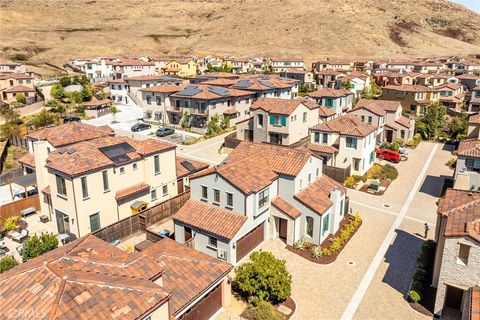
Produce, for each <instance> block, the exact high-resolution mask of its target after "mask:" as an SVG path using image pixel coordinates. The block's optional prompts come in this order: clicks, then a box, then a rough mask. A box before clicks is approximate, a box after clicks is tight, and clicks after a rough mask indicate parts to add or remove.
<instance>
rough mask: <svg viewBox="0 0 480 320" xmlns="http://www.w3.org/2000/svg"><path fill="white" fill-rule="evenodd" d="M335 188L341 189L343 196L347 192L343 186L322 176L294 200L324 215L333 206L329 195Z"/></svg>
mask: <svg viewBox="0 0 480 320" xmlns="http://www.w3.org/2000/svg"><path fill="white" fill-rule="evenodd" d="M334 188H337V189H339V190H340V191H341V192H342V193H343V194H345V193H346V192H347V190H346V189H345V187H344V186H343V185H342V184H340V183H338V182H336V181H335V180H333V179H331V178H329V177H328V176H326V175H322V176H321V177H320V178H318V179H317V180H316V181H315V182H314V183H312V184H311V185H309V186H308V187H306V188H305V189H303V190H302V191H300V192H298V193H297V194H296V195H295V196H294V198H295V199H296V200H298V201H299V202H300V203H302V204H304V205H305V206H306V207H308V208H310V209H311V210H312V211H314V212H315V213H317V214H319V215H322V214H324V213H325V211H327V209H328V208H330V207H331V206H332V205H333V202H332V200H330V197H329V194H330V192H331V191H332V190H333V189H334Z"/></svg>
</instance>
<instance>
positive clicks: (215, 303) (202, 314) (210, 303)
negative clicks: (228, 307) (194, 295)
mask: <svg viewBox="0 0 480 320" xmlns="http://www.w3.org/2000/svg"><path fill="white" fill-rule="evenodd" d="M221 307H222V286H221V284H219V285H217V287H216V288H215V289H213V290H212V291H210V293H209V294H208V295H206V296H205V297H203V298H202V300H200V301H199V302H198V303H197V304H195V306H193V308H191V309H190V310H189V311H187V313H184V314H183V315H182V316H181V317H180V319H182V320H208V319H210V318H211V317H212V316H213V315H214V314H215V313H216V312H217V311H218V310H220V308H221Z"/></svg>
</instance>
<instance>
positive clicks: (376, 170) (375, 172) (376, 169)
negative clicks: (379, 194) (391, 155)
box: [365, 164, 383, 179]
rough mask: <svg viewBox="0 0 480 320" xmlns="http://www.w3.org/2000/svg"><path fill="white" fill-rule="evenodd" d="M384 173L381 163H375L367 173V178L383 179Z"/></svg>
mask: <svg viewBox="0 0 480 320" xmlns="http://www.w3.org/2000/svg"><path fill="white" fill-rule="evenodd" d="M382 175H383V167H382V166H381V165H379V164H374V165H373V166H372V167H371V168H370V170H368V172H367V173H366V175H365V177H366V178H367V179H381V178H382Z"/></svg>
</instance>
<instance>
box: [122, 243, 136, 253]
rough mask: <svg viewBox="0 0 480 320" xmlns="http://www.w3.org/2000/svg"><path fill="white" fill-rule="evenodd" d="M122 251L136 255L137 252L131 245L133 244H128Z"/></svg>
mask: <svg viewBox="0 0 480 320" xmlns="http://www.w3.org/2000/svg"><path fill="white" fill-rule="evenodd" d="M122 250H123V251H125V252H126V253H134V252H135V248H134V247H133V244H131V243H127V244H126V245H124V246H123V248H122Z"/></svg>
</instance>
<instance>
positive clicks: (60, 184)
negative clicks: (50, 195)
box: [55, 174, 67, 197]
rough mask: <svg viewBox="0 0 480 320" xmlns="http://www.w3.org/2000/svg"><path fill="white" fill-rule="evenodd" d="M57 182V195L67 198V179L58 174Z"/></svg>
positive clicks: (56, 176)
mask: <svg viewBox="0 0 480 320" xmlns="http://www.w3.org/2000/svg"><path fill="white" fill-rule="evenodd" d="M55 180H56V182H57V194H59V195H61V196H63V197H66V196H67V185H66V183H65V178H64V177H62V176H60V175H58V174H56V175H55Z"/></svg>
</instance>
